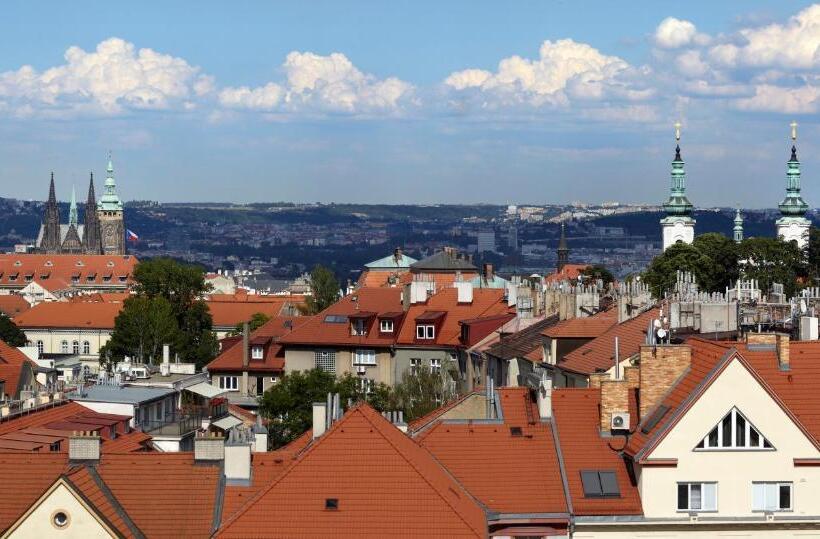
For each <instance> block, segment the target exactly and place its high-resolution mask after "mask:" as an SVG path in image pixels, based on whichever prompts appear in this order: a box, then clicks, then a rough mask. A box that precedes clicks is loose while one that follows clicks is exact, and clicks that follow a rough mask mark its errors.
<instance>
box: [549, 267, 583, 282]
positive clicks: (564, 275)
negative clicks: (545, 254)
mask: <svg viewBox="0 0 820 539" xmlns="http://www.w3.org/2000/svg"><path fill="white" fill-rule="evenodd" d="M588 267H589V264H565V265H564V267H563V268H561V271H554V272H552V273H550V274H549V275H547V276H546V277H544V282H545V283H547V284H549V283H557V282H560V281H577V280H578V276H579V275H580V274H581V272H582V271H584V270H585V269H587V268H588Z"/></svg>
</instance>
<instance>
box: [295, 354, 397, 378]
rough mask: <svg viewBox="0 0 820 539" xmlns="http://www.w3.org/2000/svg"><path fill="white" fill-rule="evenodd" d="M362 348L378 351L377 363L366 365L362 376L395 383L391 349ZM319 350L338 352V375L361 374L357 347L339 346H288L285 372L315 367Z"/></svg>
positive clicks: (393, 359)
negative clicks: (355, 358)
mask: <svg viewBox="0 0 820 539" xmlns="http://www.w3.org/2000/svg"><path fill="white" fill-rule="evenodd" d="M362 349H366V350H375V351H376V365H375V366H366V367H365V369H366V373H365V374H363V375H362V376H364V377H366V378H369V379H371V380H373V381H375V382H376V383H384V384H388V385H393V384H395V382H396V380H397V378H396V376H395V372H396V371H395V358H394V357H393V356H392V355H391V353H390V351H389V350H387V349H383V348H382V349H379V348H368V347H362ZM319 350H332V351H333V352H335V353H336V376H343V375H344V374H345V373H350V374H353V375H354V376H359V374H358V372H357V370H356V368H355V367H354V366H353V352H354V350H355V349H351V348H337V347H317V348H286V349H285V372H286V373H287V372H293V371H306V370H310V369H313V368H315V367H316V351H319ZM408 366H409V362H408ZM399 379H400V378H399Z"/></svg>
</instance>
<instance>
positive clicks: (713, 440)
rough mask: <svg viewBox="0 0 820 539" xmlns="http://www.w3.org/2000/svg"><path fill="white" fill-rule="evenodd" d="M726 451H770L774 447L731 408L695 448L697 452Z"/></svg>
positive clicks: (737, 411)
mask: <svg viewBox="0 0 820 539" xmlns="http://www.w3.org/2000/svg"><path fill="white" fill-rule="evenodd" d="M726 449H739V450H746V451H771V450H774V447H772V444H771V443H769V440H767V439H766V438H764V437H763V435H762V434H760V431H759V430H757V429H756V428H755V426H754V425H752V424H751V423H750V422H749V420H748V419H746V417H745V416H744V415H743V414H741V413H740V411H739V410H738V409H737V408H732V409H731V410H730V411H729V413H728V414H726V415H725V416H723V419H721V420H720V423H718V424H717V425H716V426H715V428H713V429H712V430H711V431H709V434H707V435H706V436H705V437H704V438H703V439H702V440H701V441H700V443H698V445H697V446H695V450H697V451H721V450H726Z"/></svg>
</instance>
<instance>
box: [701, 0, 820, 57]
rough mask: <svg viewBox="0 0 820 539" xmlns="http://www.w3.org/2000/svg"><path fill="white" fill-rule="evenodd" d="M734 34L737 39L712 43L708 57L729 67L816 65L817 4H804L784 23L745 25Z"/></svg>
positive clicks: (819, 45)
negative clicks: (807, 5)
mask: <svg viewBox="0 0 820 539" xmlns="http://www.w3.org/2000/svg"><path fill="white" fill-rule="evenodd" d="M738 34H739V36H738V37H739V39H738V41H740V42H741V43H723V44H720V45H716V46H715V47H712V49H711V50H710V51H709V53H710V57H711V58H712V59H713V60H714V61H715V62H719V63H721V64H724V65H726V66H729V67H737V66H751V67H769V66H781V67H787V68H798V69H811V68H816V67H818V66H820V4H814V5H812V6H809V7H807V8H806V9H804V10H803V11H801V12H799V13H798V14H797V15H795V16H793V17H791V18H790V19H789V20H788V21H787V22H786V23H785V24H776V23H775V24H770V25H767V26H762V27H759V28H746V29H743V30H740V31H739V32H738Z"/></svg>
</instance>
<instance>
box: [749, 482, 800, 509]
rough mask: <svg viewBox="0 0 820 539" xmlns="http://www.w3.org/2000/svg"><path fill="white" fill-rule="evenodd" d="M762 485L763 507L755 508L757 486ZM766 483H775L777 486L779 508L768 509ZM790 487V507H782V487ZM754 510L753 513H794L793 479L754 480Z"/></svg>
mask: <svg viewBox="0 0 820 539" xmlns="http://www.w3.org/2000/svg"><path fill="white" fill-rule="evenodd" d="M756 485H761V486H762V487H764V488H763V507H762V508H760V509H756V508H755V486H756ZM766 485H774V486H776V488H777V505H778V508H777V509H766V489H765V486H766ZM783 487H789V507H780V489H781V488H783ZM752 512H753V513H792V512H794V482H793V481H752Z"/></svg>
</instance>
